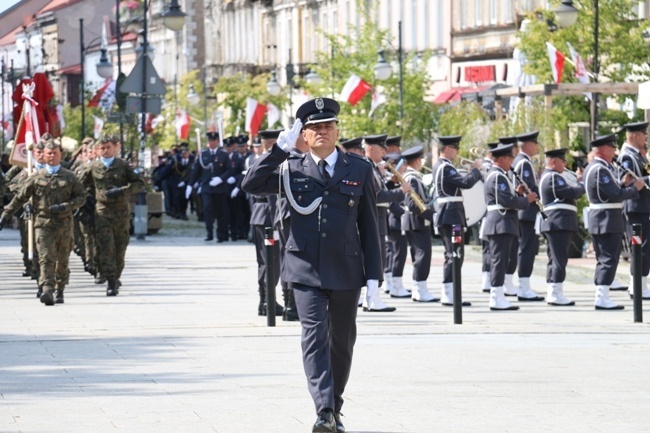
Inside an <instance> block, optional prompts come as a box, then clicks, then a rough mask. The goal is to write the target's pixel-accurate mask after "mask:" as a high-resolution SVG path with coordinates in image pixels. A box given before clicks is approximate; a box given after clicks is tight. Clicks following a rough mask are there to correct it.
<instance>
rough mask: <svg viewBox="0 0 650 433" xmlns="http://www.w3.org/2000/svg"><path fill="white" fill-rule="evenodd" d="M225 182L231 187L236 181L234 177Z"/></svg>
mask: <svg viewBox="0 0 650 433" xmlns="http://www.w3.org/2000/svg"><path fill="white" fill-rule="evenodd" d="M226 182H228V185H232V184H233V183H235V182H237V179H235V178H234V176H230V177H229V178H228V179H227V180H226Z"/></svg>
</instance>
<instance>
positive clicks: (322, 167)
mask: <svg viewBox="0 0 650 433" xmlns="http://www.w3.org/2000/svg"><path fill="white" fill-rule="evenodd" d="M318 166H319V167H320V174H321V175H322V176H323V180H324V181H325V183H327V182H329V181H330V174H329V172H328V171H327V161H325V160H324V159H321V160H320V161H318Z"/></svg>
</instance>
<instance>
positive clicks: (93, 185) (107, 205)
mask: <svg viewBox="0 0 650 433" xmlns="http://www.w3.org/2000/svg"><path fill="white" fill-rule="evenodd" d="M117 142H118V140H117V139H116V138H115V137H113V136H112V135H104V136H103V137H102V138H101V139H100V141H99V144H98V145H97V146H96V149H97V151H98V153H99V155H100V157H99V159H98V160H96V161H94V162H93V163H92V164H90V167H89V168H88V170H86V171H84V172H83V175H82V176H83V177H82V183H83V185H84V187H85V188H86V192H87V193H88V194H90V195H92V196H94V197H95V199H96V201H97V203H96V205H95V239H96V242H97V245H98V251H97V255H98V259H99V270H100V272H101V274H102V276H103V277H104V278H106V281H108V286H107V288H106V296H116V295H117V294H118V293H119V288H120V286H121V285H122V282H121V280H120V277H121V276H122V271H123V270H124V257H125V256H126V248H127V246H128V245H129V241H130V235H129V228H130V220H131V206H130V199H131V194H133V193H136V192H138V191H140V190H141V189H142V188H144V181H143V180H142V177H141V176H140V174H139V172H138V171H137V169H134V168H131V167H130V166H129V164H128V163H127V162H126V161H124V160H123V159H120V158H119V156H118V154H117V153H116V152H117V146H116V145H115V143H117Z"/></svg>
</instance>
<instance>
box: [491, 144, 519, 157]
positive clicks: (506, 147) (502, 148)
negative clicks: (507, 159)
mask: <svg viewBox="0 0 650 433" xmlns="http://www.w3.org/2000/svg"><path fill="white" fill-rule="evenodd" d="M514 147H515V145H514V143H510V144H503V143H501V144H500V145H499V146H497V147H495V148H494V149H492V156H494V157H495V158H498V157H500V156H508V155H509V156H512V149H513V148H514Z"/></svg>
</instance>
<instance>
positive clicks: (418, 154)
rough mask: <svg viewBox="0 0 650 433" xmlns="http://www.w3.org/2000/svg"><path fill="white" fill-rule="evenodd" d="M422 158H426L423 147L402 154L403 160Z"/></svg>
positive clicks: (415, 147) (412, 148)
mask: <svg viewBox="0 0 650 433" xmlns="http://www.w3.org/2000/svg"><path fill="white" fill-rule="evenodd" d="M422 156H424V148H423V147H422V146H414V147H410V148H408V149H406V150H405V151H404V152H402V158H404V159H406V160H407V161H409V160H411V159H417V158H422Z"/></svg>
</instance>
